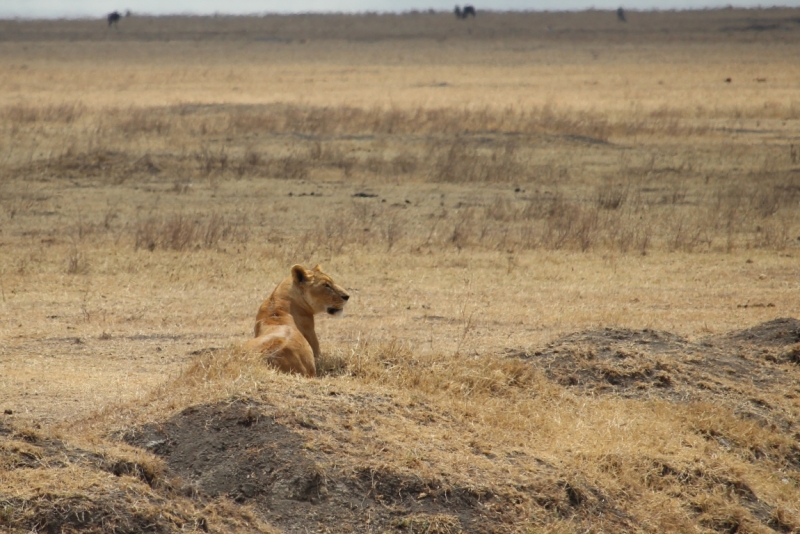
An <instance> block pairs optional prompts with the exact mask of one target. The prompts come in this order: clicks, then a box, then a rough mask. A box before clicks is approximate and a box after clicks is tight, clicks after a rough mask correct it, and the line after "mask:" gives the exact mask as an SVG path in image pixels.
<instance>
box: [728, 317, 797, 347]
mask: <svg viewBox="0 0 800 534" xmlns="http://www.w3.org/2000/svg"><path fill="white" fill-rule="evenodd" d="M712 339H718V340H719V342H723V343H724V342H725V341H728V342H731V343H748V344H752V345H758V346H762V347H763V346H766V347H785V346H787V345H793V344H795V343H800V321H798V320H797V319H793V318H791V317H783V318H780V319H773V320H772V321H767V322H766V323H761V324H760V325H756V326H754V327H752V328H747V329H745V330H736V331H734V332H729V333H728V334H725V335H724V336H720V337H719V338H712Z"/></svg>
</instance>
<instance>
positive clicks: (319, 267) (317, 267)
mask: <svg viewBox="0 0 800 534" xmlns="http://www.w3.org/2000/svg"><path fill="white" fill-rule="evenodd" d="M314 270H315V271H317V272H318V273H321V272H322V265H320V264H317V266H316V267H314Z"/></svg>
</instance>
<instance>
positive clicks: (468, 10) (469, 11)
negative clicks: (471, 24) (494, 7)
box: [454, 5, 475, 19]
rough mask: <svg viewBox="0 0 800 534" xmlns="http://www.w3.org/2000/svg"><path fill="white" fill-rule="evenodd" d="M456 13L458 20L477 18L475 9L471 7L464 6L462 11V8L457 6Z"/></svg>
mask: <svg viewBox="0 0 800 534" xmlns="http://www.w3.org/2000/svg"><path fill="white" fill-rule="evenodd" d="M454 12H455V14H456V18H459V19H465V18H467V17H469V16H470V15H472V16H473V17H474V16H475V8H474V7H472V6H469V5H467V6H464V9H461V6H456V8H455V10H454Z"/></svg>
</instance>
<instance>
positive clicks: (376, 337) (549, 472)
mask: <svg viewBox="0 0 800 534" xmlns="http://www.w3.org/2000/svg"><path fill="white" fill-rule="evenodd" d="M604 17H605V18H604ZM98 25H99V29H98ZM796 25H797V13H796V10H779V9H775V10H757V11H742V10H720V11H708V12H703V13H691V14H687V13H636V12H633V13H630V14H629V23H628V24H627V25H621V24H619V23H617V22H616V21H615V15H614V14H613V13H601V12H590V13H578V14H525V15H520V16H517V15H514V16H511V15H503V14H490V13H489V14H481V15H480V16H479V17H478V18H476V19H475V20H474V21H472V20H471V21H468V22H466V23H465V22H464V21H456V20H455V19H454V17H452V15H451V14H447V15H445V14H427V13H413V14H406V15H403V16H373V15H364V16H359V17H347V16H329V17H323V18H320V17H316V16H296V17H265V18H255V17H254V18H235V17H234V18H228V17H220V18H186V19H182V18H164V19H147V18H137V17H133V18H131V19H124V20H123V21H121V23H120V29H119V31H118V32H113V31H106V29H105V27H104V23H103V21H100V22H94V21H59V22H10V21H5V22H0V33H3V35H5V36H7V38H6V39H5V40H4V41H3V42H2V43H0V51H2V53H0V88H2V90H0V95H2V96H0V221H2V223H1V224H0V251H1V252H0V339H2V344H1V345H2V346H0V368H2V372H1V373H0V410H7V411H9V412H10V413H6V414H4V415H2V416H0V417H2V418H3V419H0V528H3V529H10V530H11V531H12V532H23V531H30V530H47V529H50V531H58V530H59V529H61V530H64V531H66V532H71V531H92V532H126V531H136V530H137V529H138V530H142V529H145V530H146V529H147V528H149V529H150V530H151V531H153V532H177V531H186V530H188V531H192V530H205V529H208V530H210V531H212V532H257V531H261V532H269V531H273V530H275V529H277V528H284V529H290V528H289V526H287V525H290V524H289V523H285V522H282V521H287V519H286V518H283V519H281V518H280V517H276V516H275V515H270V514H272V513H273V512H275V511H274V510H270V509H268V508H264V507H263V506H262V505H261V504H258V503H255V504H253V506H252V507H247V506H244V507H242V506H241V505H240V504H238V503H236V502H234V500H233V499H234V497H233V496H228V497H225V496H219V497H215V498H213V499H211V498H209V497H207V496H204V495H201V494H199V493H197V490H196V488H195V487H194V486H191V484H189V483H190V482H191V481H189V480H179V479H178V478H176V477H175V473H174V468H173V467H170V466H169V465H167V464H166V463H165V462H166V460H163V459H161V458H159V457H156V456H155V455H153V454H151V453H150V452H144V451H142V450H141V449H138V448H134V447H130V446H128V445H124V444H121V443H120V442H119V441H118V438H119V436H120V435H123V434H125V433H126V432H129V431H131V429H136V428H141V425H144V424H148V423H154V424H156V425H166V424H167V422H166V421H167V420H168V419H170V418H171V417H174V416H176V414H182V413H184V409H185V408H187V407H190V406H205V405H209V406H213V405H214V404H215V403H222V405H225V406H230V405H233V404H234V403H235V402H239V401H241V402H246V403H249V406H250V407H249V408H248V410H249V411H248V412H247V413H248V414H250V415H252V418H253V419H254V420H255V419H258V418H259V417H262V416H264V417H270V418H272V419H273V420H274V421H276V424H279V425H283V426H282V427H281V428H284V427H285V428H288V429H291V431H292V432H293V433H294V434H296V435H297V436H300V438H301V440H300V442H301V443H302V447H300V448H298V449H297V450H294V449H292V450H291V451H289V452H291V454H293V455H295V456H296V457H301V458H304V459H307V460H308V462H311V463H310V464H309V465H311V468H312V471H313V477H312V478H313V479H314V480H315V481H316V482H315V484H317V486H319V485H323V486H324V484H323V482H324V481H326V480H327V481H328V482H327V484H328V486H329V487H330V488H331V493H332V494H334V495H335V494H336V491H339V490H336V489H335V488H336V487H339V488H341V487H343V485H344V486H347V487H348V488H350V489H351V490H353V491H355V489H353V488H356V489H357V488H360V487H361V486H359V484H362V483H363V484H364V487H366V488H367V490H368V491H367V492H366V493H364V494H363V495H361V494H359V495H361V497H360V498H361V499H362V500H361V501H360V502H361V505H359V506H360V508H359V507H358V506H356V507H355V508H353V509H352V510H360V511H361V512H363V513H368V512H369V513H373V512H374V513H375V514H376V515H375V517H374V519H375V521H376V523H375V528H376V529H377V528H379V527H380V528H385V529H390V530H395V531H401V532H431V533H434V532H459V531H461V530H467V531H489V530H495V531H536V532H576V531H593V532H620V531H636V532H687V531H697V532H769V531H779V532H794V531H800V510H799V509H798V506H797V503H798V502H800V489H798V488H800V470H799V468H798V460H797V458H798V456H797V455H798V450H799V449H800V444H799V443H798V429H797V425H796V421H797V420H798V417H800V405H799V404H798V401H797V399H798V395H800V390H798V388H797V386H796V384H797V382H798V380H800V375H798V367H797V360H798V357H797V354H798V348H797V346H796V345H786V346H783V345H781V346H773V345H758V344H737V343H738V342H737V343H734V342H733V341H731V340H730V339H728V338H719V337H713V338H709V336H714V335H721V334H724V333H725V332H728V331H732V330H738V329H741V328H744V327H748V326H752V325H755V324H758V323H761V322H764V321H768V320H770V319H773V318H775V317H800V307H798V303H799V302H800V298H799V297H800V295H798V292H799V290H800V287H798V285H797V254H798V245H799V244H800V241H799V240H800V210H798V205H799V203H800V172H798V171H799V170H800V169H798V167H797V164H798V158H797V144H798V141H797V138H798V135H800V134H798V128H799V127H800V122H798V121H799V117H798V113H799V112H800V100H798V98H797V94H796V87H797V84H798V82H800V70H798V68H797V66H796V65H794V64H792V63H791V62H789V61H787V60H786V58H787V57H792V56H791V53H793V51H794V50H795V49H796V46H797V42H796V33H797V32H796V31H795V29H796ZM167 38H169V39H170V40H169V41H166V39H167ZM268 39H269V40H268ZM726 78H732V81H731V82H730V83H726V82H725V79H726ZM759 80H763V81H759ZM293 263H304V264H310V265H314V264H316V263H322V264H323V266H324V267H325V270H326V271H328V272H330V273H331V274H332V275H333V276H334V277H335V278H336V280H337V281H338V282H340V283H341V284H342V285H343V286H345V287H346V288H347V289H348V291H349V292H350V293H351V295H352V296H353V299H352V300H351V302H350V304H349V305H348V316H347V317H345V318H344V319H343V320H341V321H331V320H326V319H322V320H320V321H319V323H318V324H317V330H318V333H319V336H320V339H321V343H322V347H323V352H324V355H323V358H322V359H321V360H320V361H319V362H318V365H319V368H320V374H321V375H322V376H321V378H319V379H317V380H313V381H309V380H304V379H300V378H298V377H292V376H284V375H279V374H276V373H275V372H274V371H273V370H271V369H269V368H266V367H265V366H263V365H262V363H261V362H260V360H259V359H258V358H257V357H253V356H248V355H245V354H243V353H241V352H240V351H239V350H238V349H237V346H238V345H239V344H241V343H242V342H243V341H244V340H245V339H246V338H247V337H248V336H249V335H251V334H250V332H251V331H252V320H253V317H254V314H255V311H256V309H257V306H258V304H259V303H260V300H261V299H263V298H264V296H265V295H266V294H267V293H268V292H269V291H271V290H272V288H273V287H274V285H275V284H276V283H277V282H279V281H280V280H281V279H282V278H283V277H284V276H285V275H286V274H287V273H288V268H289V266H291V265H292V264H293ZM606 327H613V328H610V329H609V330H603V328H606ZM624 329H633V330H632V331H634V332H642V331H644V330H642V329H649V330H648V331H650V330H652V329H655V330H656V331H665V332H672V333H675V334H677V335H680V336H684V337H685V338H686V339H684V340H683V341H680V342H677V341H676V342H675V343H676V345H675V346H676V347H679V348H676V349H674V350H673V351H672V352H670V353H668V354H667V353H659V352H657V351H656V352H648V351H650V350H651V349H650V348H648V347H649V345H644V344H641V343H635V342H634V341H630V342H626V343H623V344H622V345H620V346H617V345H614V344H615V343H618V340H616V341H615V339H616V338H614V336H618V335H621V334H620V332H627V330H624ZM574 332H589V333H590V334H591V335H595V336H599V338H598V339H600V341H597V340H595V341H592V342H589V341H586V340H583V341H580V342H579V343H578V342H572V341H569V342H568V341H563V340H561V341H559V340H560V339H561V338H560V336H562V335H564V334H570V333H574ZM596 332H600V334H596ZM590 334H586V336H588V337H587V339H588V338H589V337H591V336H590ZM663 335H664V336H666V334H663ZM604 336H605V337H604ZM565 339H566V338H565ZM731 339H732V338H731ZM619 343H621V342H619ZM704 343H706V344H708V346H706V345H704ZM612 346H613V347H612ZM609 347H611V348H609ZM703 347H705V348H703ZM709 347H711V348H709ZM612 349H613V350H612ZM712 349H713V350H712ZM608 354H611V356H609V357H606V356H608ZM712 356H713V357H712ZM548 358H549V359H548ZM704 358H705V359H704ZM714 358H716V359H714ZM726 358H727V359H726ZM545 361H546V362H549V363H547V364H546V365H545V363H543V362H545ZM732 362H733V363H732ZM248 421H250V420H249V419H248ZM294 434H293V435H294ZM220 454H222V453H220ZM254 454H255V453H254ZM304 461H306V460H304ZM304 465H305V464H304ZM320 481H323V482H320ZM397 481H400V482H397ZM187 484H189V485H188V486H187ZM337 484H338V486H337ZM189 486H191V487H189ZM317 486H314V487H315V488H316V487H317ZM412 490H413V491H412ZM315 491H316V490H315ZM315 495H316V494H315ZM321 495H322V494H319V495H317V497H315V498H319V499H322V497H321ZM420 495H422V496H420ZM453 496H458V498H457V499H456V498H453V499H450V498H451V497H453ZM336 498H337V497H335V496H332V497H330V498H329V500H328V501H327V502H328V504H325V503H321V504H320V503H316V504H314V505H312V504H309V503H305V504H303V506H305V505H308V506H316V508H311V509H310V510H312V511H314V510H316V511H319V510H323V509H324V510H327V511H331V510H333V511H334V512H336V510H334V509H333V508H332V507H330V506H332V505H330V503H334V502H338V501H336ZM393 499H394V500H393ZM437 499H439V500H437ZM448 499H450V500H448ZM323 500H324V499H323ZM428 500H430V501H431V503H433V504H430V506H429V507H427V508H426V507H425V506H428V505H426V504H424V503H426V502H428ZM442 502H445V503H449V504H447V505H444V504H442ZM453 502H459V503H461V502H466V503H472V504H471V505H468V506H467V505H465V507H463V508H459V509H456V508H452V507H450V508H448V507H447V506H451V505H452V503H453ZM364 503H367V504H364ZM409 503H410V504H409ZM476 503H480V505H478V504H476ZM434 504H436V506H434ZM298 506H300V505H298ZM325 506H329V508H325ZM437 506H438V507H437ZM343 509H344V508H342V510H343ZM347 509H348V510H350V508H347ZM388 509H391V510H394V511H395V512H396V513H395V515H394V516H392V517H391V519H387V517H388V516H385V517H384V516H381V515H380V514H381V513H384V512H382V511H385V510H388ZM478 509H479V510H480V514H481V517H482V518H483V519H482V520H485V521H487V522H486V523H474V522H470V521H471V520H470V519H469V518H470V517H472V516H471V515H470V514H472V513H473V512H475V510H478ZM307 512H308V510H306V511H304V512H303V514H304V515H303V517H306V516H307V517H309V518H313V517H315V516H314V515H313V514H310V515H308V514H307ZM361 512H358V513H361ZM336 513H342V514H344V512H342V511H341V510H339V511H338V512H336ZM348 513H350V512H348ZM353 513H356V512H353ZM475 513H476V514H477V512H475ZM285 515H286V516H289V517H291V516H292V514H291V513H288V512H287V513H286V514H285ZM348 517H349V516H348ZM353 517H358V518H359V520H362V519H364V517H365V516H353ZM340 519H341V520H342V522H341V523H339V522H338V521H339V520H340ZM345 519H346V518H345ZM473 519H474V518H473ZM309 521H312V519H309ZM348 524H349V523H347V521H345V520H344V519H342V517H339V516H331V517H330V518H328V525H327V526H328V527H330V528H332V529H333V528H334V526H335V525H341V529H342V530H343V531H344V530H345V525H348ZM353 524H361V525H365V524H366V523H363V522H362V523H353ZM291 525H293V524H291ZM291 525H290V526H291ZM309 525H310V524H309ZM477 525H480V526H477ZM295 526H296V525H295ZM304 526H308V525H304ZM292 528H294V527H292ZM309 528H311V529H313V528H316V527H313V525H312V526H311V527H309ZM320 528H321V527H320ZM359 528H363V529H364V530H366V527H359Z"/></svg>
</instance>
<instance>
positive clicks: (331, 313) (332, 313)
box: [327, 307, 343, 315]
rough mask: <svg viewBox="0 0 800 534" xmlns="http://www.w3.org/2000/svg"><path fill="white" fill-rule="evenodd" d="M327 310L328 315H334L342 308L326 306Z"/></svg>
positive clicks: (340, 311)
mask: <svg viewBox="0 0 800 534" xmlns="http://www.w3.org/2000/svg"><path fill="white" fill-rule="evenodd" d="M327 311H328V315H336V314H337V313H342V311H343V310H342V308H334V307H330V308H328V310H327Z"/></svg>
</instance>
